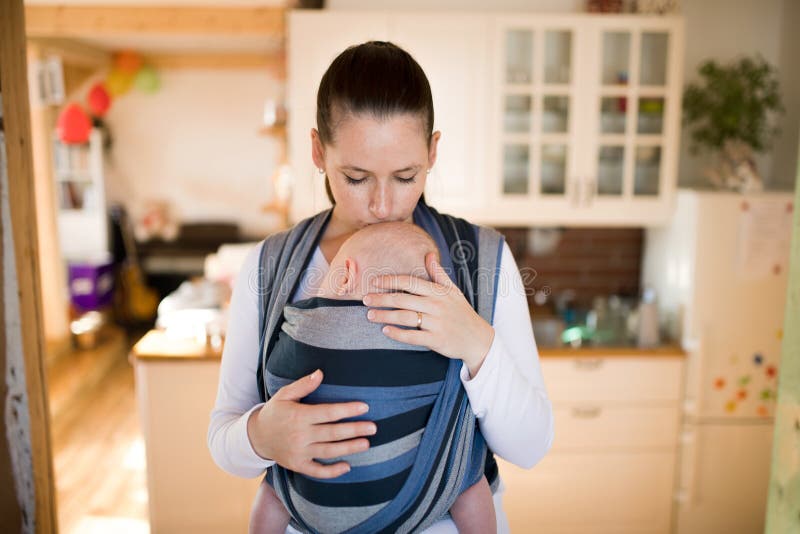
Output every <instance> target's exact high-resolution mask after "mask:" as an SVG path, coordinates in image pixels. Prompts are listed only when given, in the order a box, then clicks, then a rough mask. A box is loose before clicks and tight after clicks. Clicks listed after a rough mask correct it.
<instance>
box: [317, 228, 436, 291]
mask: <svg viewBox="0 0 800 534" xmlns="http://www.w3.org/2000/svg"><path fill="white" fill-rule="evenodd" d="M429 252H435V253H436V259H437V261H438V258H439V251H438V249H437V248H436V243H434V241H433V239H431V236H429V235H428V234H427V233H426V232H425V230H423V229H422V228H420V227H419V226H416V225H415V224H411V223H407V222H386V223H377V224H370V225H369V226H366V227H365V228H362V229H361V230H359V231H358V232H356V233H354V234H353V235H351V236H350V237H349V238H348V239H347V241H345V242H344V243H342V246H341V247H340V248H339V252H338V253H337V254H336V256H334V258H333V260H332V261H331V265H330V268H329V269H328V273H327V274H326V276H325V279H324V280H323V281H322V285H321V286H320V289H319V296H321V297H328V298H338V299H361V298H362V297H363V296H364V295H366V294H367V293H376V292H379V291H378V290H376V289H375V288H373V287H371V284H370V282H371V281H372V280H373V279H374V278H376V277H377V276H381V275H386V274H410V275H413V276H417V277H419V278H423V279H425V280H430V277H429V275H428V271H427V269H426V268H425V256H426V255H427V254H428V253H429Z"/></svg>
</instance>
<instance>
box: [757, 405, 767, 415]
mask: <svg viewBox="0 0 800 534" xmlns="http://www.w3.org/2000/svg"><path fill="white" fill-rule="evenodd" d="M756 413H757V414H758V415H760V416H761V417H767V416H768V415H769V410H768V409H767V407H766V406H764V405H763V404H761V405H759V406H758V408H756Z"/></svg>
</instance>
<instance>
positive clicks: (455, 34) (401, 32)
mask: <svg viewBox="0 0 800 534" xmlns="http://www.w3.org/2000/svg"><path fill="white" fill-rule="evenodd" d="M489 25H490V21H489V19H487V18H486V16H484V15H479V14H459V13H446V14H444V13H442V14H436V13H424V14H421V13H414V12H401V13H398V12H381V13H375V12H342V11H336V12H325V11H322V12H319V11H316V12H311V11H293V12H291V13H290V15H289V142H290V147H289V153H290V164H291V166H292V172H293V177H294V181H295V182H294V183H295V187H294V191H293V195H292V207H291V219H292V220H293V221H297V220H299V219H302V218H303V217H308V216H310V215H312V214H314V213H316V212H317V211H319V210H321V209H324V208H327V207H328V206H329V205H330V204H329V202H328V199H327V196H326V195H325V187H324V177H323V176H321V175H320V174H318V173H317V172H316V169H314V166H313V162H312V160H311V137H310V131H311V128H316V91H317V88H318V87H319V82H320V80H321V79H322V75H323V74H324V72H325V69H326V68H327V67H328V65H329V64H330V62H331V61H332V60H333V59H334V58H335V57H336V55H338V54H339V53H340V52H342V51H343V50H344V49H345V48H347V47H348V46H350V45H355V44H360V43H363V42H366V41H369V40H384V41H385V40H390V41H392V42H394V43H396V44H398V45H399V46H401V47H403V48H404V49H405V50H407V51H408V52H409V53H410V54H411V55H412V56H414V58H415V59H416V60H417V62H418V63H419V64H420V65H421V66H422V68H423V70H424V71H425V73H426V75H427V76H428V80H429V82H430V85H431V92H432V94H433V102H434V130H440V131H441V132H442V138H441V141H440V142H439V148H438V157H437V162H436V164H435V165H434V167H433V169H432V171H431V174H430V175H428V177H427V186H426V190H425V194H426V198H427V199H428V201H429V202H430V203H431V205H433V206H435V207H436V208H437V209H440V210H441V211H445V212H449V213H454V214H458V215H462V216H463V215H472V214H474V213H477V212H478V211H479V208H480V206H482V205H483V203H484V200H485V198H484V196H483V195H481V194H476V192H477V191H478V190H479V189H480V188H481V187H482V184H483V180H484V172H485V168H486V155H487V151H486V130H487V128H488V117H489V99H488V94H487V88H488V85H489V84H488V75H489V72H488V66H487V62H488V55H489V52H490V47H489Z"/></svg>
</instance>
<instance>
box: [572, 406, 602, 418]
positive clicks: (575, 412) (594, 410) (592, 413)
mask: <svg viewBox="0 0 800 534" xmlns="http://www.w3.org/2000/svg"><path fill="white" fill-rule="evenodd" d="M602 411H603V409H602V408H600V407H599V406H591V407H584V408H579V407H575V408H573V409H572V417H576V418H578V419H595V418H596V417H599V416H600V413H601V412H602Z"/></svg>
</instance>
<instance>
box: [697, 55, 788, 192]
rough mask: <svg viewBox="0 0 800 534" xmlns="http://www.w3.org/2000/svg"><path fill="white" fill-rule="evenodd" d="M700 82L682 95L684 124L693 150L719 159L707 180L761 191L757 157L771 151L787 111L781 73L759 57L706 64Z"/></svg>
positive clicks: (731, 187)
mask: <svg viewBox="0 0 800 534" xmlns="http://www.w3.org/2000/svg"><path fill="white" fill-rule="evenodd" d="M698 74H699V75H700V80H699V81H698V82H696V83H692V84H690V85H688V86H687V87H686V90H685V91H684V94H683V122H684V124H685V125H687V126H688V127H689V128H690V133H691V139H692V144H691V147H690V148H691V151H692V153H697V152H699V151H701V150H705V151H707V152H711V153H712V154H715V155H716V156H717V165H716V166H715V167H712V168H708V169H706V171H705V175H706V176H707V178H708V179H709V181H710V182H711V184H713V185H714V186H716V187H718V188H728V189H736V190H739V191H742V192H745V191H757V190H761V189H762V188H763V180H762V179H761V176H760V175H759V174H758V169H757V168H756V165H755V161H754V159H753V153H754V152H765V151H767V150H768V149H769V148H770V146H771V143H772V140H773V139H774V137H775V136H776V135H777V134H778V128H776V127H775V126H774V120H775V118H776V115H777V114H779V113H782V112H783V111H784V108H783V103H782V101H781V95H780V91H779V89H778V77H777V70H776V69H775V68H774V67H773V66H772V65H770V64H769V63H767V62H766V61H765V60H764V58H762V57H761V56H756V57H755V58H750V57H744V58H741V59H739V60H736V61H733V62H731V63H728V64H724V65H721V64H719V63H717V62H716V61H714V60H708V61H706V62H704V63H702V64H701V65H700V66H699V67H698Z"/></svg>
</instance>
